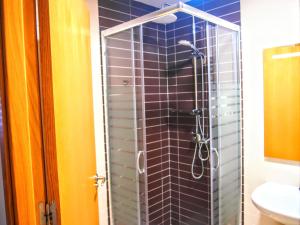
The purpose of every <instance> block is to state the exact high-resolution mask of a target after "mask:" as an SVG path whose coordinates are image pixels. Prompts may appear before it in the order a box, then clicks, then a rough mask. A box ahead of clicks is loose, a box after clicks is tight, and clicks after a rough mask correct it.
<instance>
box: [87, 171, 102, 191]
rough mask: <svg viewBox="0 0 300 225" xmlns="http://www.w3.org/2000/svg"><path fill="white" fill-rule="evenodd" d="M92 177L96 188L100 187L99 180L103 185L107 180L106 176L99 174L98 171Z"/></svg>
mask: <svg viewBox="0 0 300 225" xmlns="http://www.w3.org/2000/svg"><path fill="white" fill-rule="evenodd" d="M90 178H91V179H93V180H94V186H95V187H96V188H98V187H99V181H100V186H103V185H104V183H105V181H106V177H104V176H99V175H98V173H96V175H95V176H92V177H90Z"/></svg>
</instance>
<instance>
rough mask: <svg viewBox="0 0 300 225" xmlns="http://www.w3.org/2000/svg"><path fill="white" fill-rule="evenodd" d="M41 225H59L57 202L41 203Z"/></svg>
mask: <svg viewBox="0 0 300 225" xmlns="http://www.w3.org/2000/svg"><path fill="white" fill-rule="evenodd" d="M39 210H40V225H57V217H56V205H55V202H51V203H45V202H41V203H39Z"/></svg>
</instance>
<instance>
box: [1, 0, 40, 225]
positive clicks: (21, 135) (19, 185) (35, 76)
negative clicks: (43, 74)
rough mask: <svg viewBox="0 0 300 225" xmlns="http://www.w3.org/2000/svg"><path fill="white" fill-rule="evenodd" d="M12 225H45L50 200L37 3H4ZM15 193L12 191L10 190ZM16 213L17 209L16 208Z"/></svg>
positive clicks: (31, 0) (17, 0)
mask: <svg viewBox="0 0 300 225" xmlns="http://www.w3.org/2000/svg"><path fill="white" fill-rule="evenodd" d="M0 4H1V18H0V20H1V25H2V26H1V34H2V40H1V45H2V47H3V49H2V50H3V53H2V54H1V56H2V57H3V61H2V60H1V62H2V63H3V69H2V70H1V72H3V81H2V82H1V84H2V85H3V87H4V89H3V90H4V91H5V93H3V95H5V98H4V100H5V106H6V111H5V112H6V118H7V122H6V124H7V135H6V136H7V138H8V143H7V145H6V146H7V148H6V150H5V159H6V160H7V162H6V164H5V165H6V169H7V170H9V169H10V171H11V176H9V175H8V174H7V173H6V176H8V177H11V178H12V179H11V180H9V178H6V179H7V180H6V186H7V188H6V191H7V192H8V198H7V199H9V200H7V201H8V203H7V204H8V205H9V206H8V213H9V216H8V217H9V219H10V221H12V222H11V223H9V224H18V225H28V224H30V225H38V224H40V214H39V203H40V202H45V201H46V187H45V186H46V185H45V176H44V160H43V158H44V153H43V134H42V114H41V99H40V87H39V83H40V80H39V57H38V48H37V33H36V16H35V15H36V14H35V10H36V8H35V7H36V5H35V0H14V1H11V0H1V1H0ZM8 190H10V192H9V191H8ZM11 208H12V209H11Z"/></svg>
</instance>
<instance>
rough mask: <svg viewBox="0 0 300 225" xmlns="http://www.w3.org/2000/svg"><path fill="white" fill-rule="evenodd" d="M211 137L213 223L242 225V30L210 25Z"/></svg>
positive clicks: (208, 28)
mask: <svg viewBox="0 0 300 225" xmlns="http://www.w3.org/2000/svg"><path fill="white" fill-rule="evenodd" d="M207 33H208V49H209V51H208V52H209V56H210V57H209V58H210V60H209V61H210V62H209V68H210V69H209V77H210V78H209V79H210V80H209V89H210V91H209V93H210V96H209V100H210V101H209V102H210V107H209V108H210V136H211V156H212V157H211V224H212V225H240V215H241V108H240V107H241V103H240V102H241V88H240V72H239V33H238V32H236V31H232V30H229V29H226V28H223V27H221V26H217V25H211V24H208V25H207Z"/></svg>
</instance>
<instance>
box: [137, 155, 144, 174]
mask: <svg viewBox="0 0 300 225" xmlns="http://www.w3.org/2000/svg"><path fill="white" fill-rule="evenodd" d="M141 155H144V151H143V150H142V151H139V152H138V155H137V159H136V167H137V170H138V172H139V174H143V173H145V168H143V169H141V167H140V158H141Z"/></svg>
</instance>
